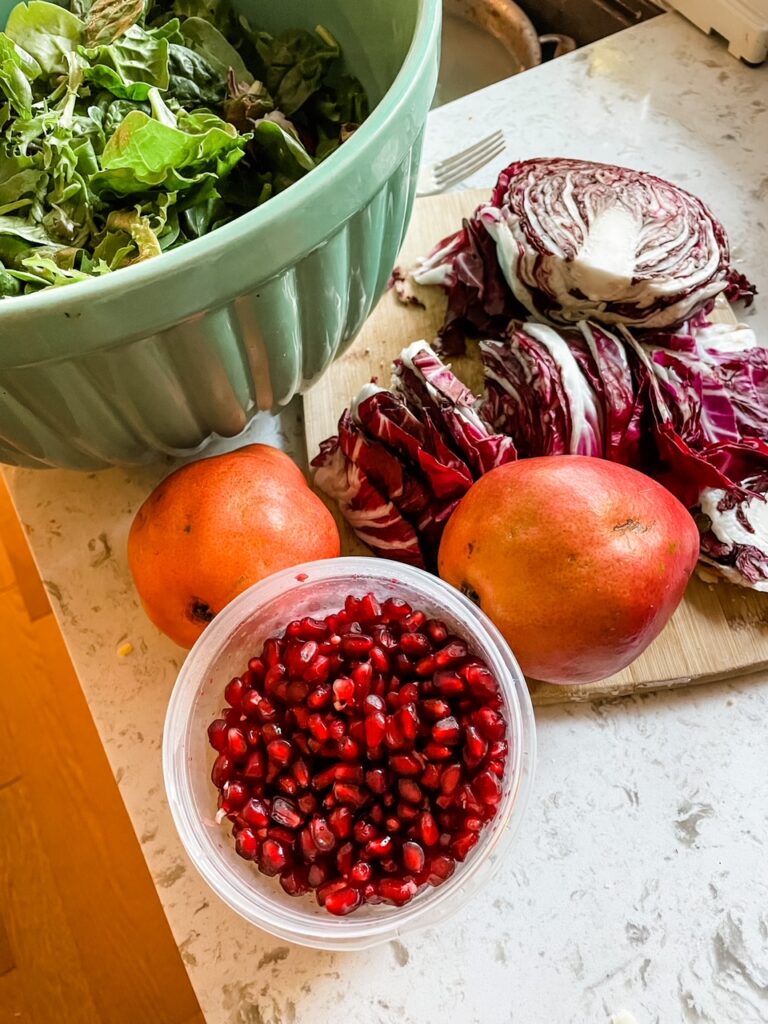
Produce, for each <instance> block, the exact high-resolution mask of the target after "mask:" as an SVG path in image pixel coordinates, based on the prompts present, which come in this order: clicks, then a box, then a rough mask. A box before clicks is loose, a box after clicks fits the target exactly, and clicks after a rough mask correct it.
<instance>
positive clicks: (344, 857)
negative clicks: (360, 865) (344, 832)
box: [336, 843, 357, 875]
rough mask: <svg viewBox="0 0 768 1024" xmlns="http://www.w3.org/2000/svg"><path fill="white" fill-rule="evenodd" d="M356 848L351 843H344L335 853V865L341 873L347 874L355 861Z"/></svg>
mask: <svg viewBox="0 0 768 1024" xmlns="http://www.w3.org/2000/svg"><path fill="white" fill-rule="evenodd" d="M356 853H357V849H356V847H355V846H353V845H352V843H344V845H343V846H340V847H339V850H338V852H337V853H336V867H337V869H338V871H339V874H341V875H348V874H349V872H350V871H351V870H352V865H353V864H354V863H355V856H356Z"/></svg>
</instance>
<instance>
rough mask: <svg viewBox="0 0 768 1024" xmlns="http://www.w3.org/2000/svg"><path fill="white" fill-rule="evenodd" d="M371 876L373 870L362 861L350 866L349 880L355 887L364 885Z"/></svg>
mask: <svg viewBox="0 0 768 1024" xmlns="http://www.w3.org/2000/svg"><path fill="white" fill-rule="evenodd" d="M372 874H373V869H372V868H371V865H370V864H368V863H366V861H364V860H359V861H358V862H357V863H356V864H353V865H352V868H351V869H350V872H349V880H350V882H354V884H355V885H365V883H366V882H368V881H369V880H370V877H371V875H372Z"/></svg>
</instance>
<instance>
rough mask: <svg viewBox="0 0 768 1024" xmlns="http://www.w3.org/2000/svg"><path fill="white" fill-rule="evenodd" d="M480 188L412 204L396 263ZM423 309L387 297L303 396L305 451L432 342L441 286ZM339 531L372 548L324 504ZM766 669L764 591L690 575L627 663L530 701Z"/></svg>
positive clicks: (474, 378) (469, 372)
mask: <svg viewBox="0 0 768 1024" xmlns="http://www.w3.org/2000/svg"><path fill="white" fill-rule="evenodd" d="M486 195H487V193H485V192H476V191H465V192H454V193H451V194H448V195H443V196H435V197H432V198H429V199H421V200H417V202H416V207H415V210H414V215H413V220H412V222H411V227H410V230H409V232H408V237H407V238H406V241H405V244H404V246H403V251H402V253H401V257H400V264H401V266H403V267H410V266H412V265H413V263H414V262H415V260H416V258H417V257H418V256H422V255H424V254H425V253H427V252H429V250H430V249H431V248H432V246H433V245H434V244H435V242H436V241H437V240H439V239H440V238H443V237H445V236H446V235H448V234H450V233H451V232H452V231H454V230H455V229H456V228H457V227H459V225H460V224H461V219H462V217H466V216H468V215H469V214H470V213H471V212H472V210H474V208H475V206H476V205H477V203H478V202H479V201H481V200H482V199H484V198H485V197H486ZM410 287H411V288H412V290H413V291H414V292H415V293H416V294H417V295H418V297H419V298H420V299H421V301H422V302H423V303H424V309H419V308H418V307H416V306H406V305H403V304H402V303H400V302H398V301H397V299H396V298H395V296H394V294H393V293H392V292H389V293H387V294H386V295H385V296H384V297H383V299H382V300H381V302H380V303H379V305H378V306H377V308H376V309H375V310H374V312H373V314H372V316H371V317H370V319H369V320H368V322H367V323H366V325H365V327H364V328H363V330H362V331H361V332H360V335H359V336H358V337H357V339H356V340H355V342H354V343H353V344H352V345H351V346H350V348H349V349H348V351H347V352H346V353H345V355H344V356H343V357H342V358H341V359H339V360H338V361H337V362H335V363H334V364H333V365H332V366H331V367H330V369H329V370H328V371H327V373H326V374H325V376H324V377H323V378H322V380H320V382H319V383H318V384H317V385H315V387H314V388H312V390H311V391H310V392H309V393H308V394H307V395H306V396H305V398H304V413H305V416H304V418H305V424H306V427H305V430H306V438H307V448H308V452H309V457H310V458H313V457H314V456H315V455H316V454H317V450H318V447H319V444H320V442H321V441H322V440H324V439H325V438H326V437H329V436H330V435H331V434H334V433H336V424H337V422H338V418H339V414H340V413H341V411H342V410H343V409H344V408H345V407H346V406H347V405H348V404H349V400H350V399H351V398H352V397H353V396H354V395H355V394H356V392H357V391H358V390H359V388H360V387H361V386H362V385H363V384H365V383H366V382H367V381H369V380H370V379H371V378H372V377H378V378H379V380H380V381H381V382H382V383H383V384H385V385H386V384H387V383H388V381H389V376H390V372H391V362H392V360H393V359H394V358H395V357H396V356H397V355H398V354H399V352H400V350H401V349H403V348H404V347H405V346H406V345H408V344H409V343H410V342H412V341H416V340H418V339H420V338H426V339H427V340H428V341H431V340H433V339H434V337H435V334H436V332H437V329H438V327H439V325H440V323H441V321H442V317H443V313H444V310H445V298H444V296H443V294H442V292H441V290H440V289H438V288H419V287H418V286H410ZM452 365H453V368H454V370H455V371H456V373H458V375H459V377H461V378H462V379H463V380H464V381H465V382H466V383H467V384H468V385H469V386H470V387H472V388H474V389H475V391H476V392H479V391H480V390H481V388H482V371H481V370H480V367H479V364H478V361H477V360H476V359H475V358H472V357H471V356H465V357H462V358H459V359H454V360H452ZM330 507H331V508H332V510H333V512H334V514H335V515H336V519H337V522H338V523H339V526H340V528H341V531H342V545H343V552H344V554H370V552H369V551H368V549H367V548H366V547H365V545H363V544H361V543H360V542H359V541H358V540H357V538H356V537H355V536H354V534H353V533H352V531H351V530H350V529H349V528H348V527H347V526H346V523H345V522H344V521H343V519H342V518H341V517H340V516H339V514H338V511H337V510H336V509H335V508H334V507H333V505H332V504H330ZM762 668H768V594H757V593H754V592H751V591H748V590H745V589H743V588H741V587H736V586H733V585H732V584H729V583H725V582H718V583H715V584H712V583H706V582H704V581H703V580H701V579H699V578H698V577H696V578H694V579H692V580H691V583H690V586H689V587H688V591H687V593H686V596H685V600H684V601H683V603H682V605H681V606H680V608H678V610H677V612H676V613H675V615H674V616H673V618H672V620H671V622H670V623H669V625H668V626H667V628H666V629H665V630H664V632H663V633H662V634H661V636H660V637H659V638H658V639H657V640H656V641H655V642H654V643H653V644H652V645H651V646H650V647H649V648H648V650H647V651H645V653H644V654H643V655H641V656H640V657H639V658H638V659H637V660H636V661H635V662H634V663H633V664H632V665H630V667H629V668H627V669H625V670H624V671H623V672H621V673H619V674H618V675H615V676H612V677H611V678H610V679H606V680H604V681H602V682H599V683H589V684H585V685H581V686H549V685H546V684H543V683H532V684H531V693H532V696H533V701H534V703H535V704H539V705H545V704H560V703H564V702H566V701H572V700H579V701H584V700H595V699H603V698H607V697H615V696H620V695H623V694H628V693H637V692H639V691H642V690H655V689H663V688H667V687H674V686H686V685H690V684H691V683H706V682H712V681H714V680H716V679H725V678H728V677H733V676H737V675H742V674H745V673H747V672H752V671H755V670H758V669H762Z"/></svg>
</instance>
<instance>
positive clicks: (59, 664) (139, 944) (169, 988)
mask: <svg viewBox="0 0 768 1024" xmlns="http://www.w3.org/2000/svg"><path fill="white" fill-rule="evenodd" d="M0 1024H204V1022H203V1017H202V1014H201V1013H200V1009H199V1006H198V1004H197V1001H196V999H195V996H194V993H193V992H192V989H191V986H190V984H189V980H188V978H187V975H186V972H185V971H184V967H183V965H182V961H181V958H180V956H179V953H178V950H177V949H176V946H175V944H174V942H173V938H172V936H171V932H170V930H169V928H168V924H167V922H166V920H165V917H164V915H163V912H162V909H161V907H160V903H159V900H158V898H157V894H156V892H155V889H154V886H153V884H152V880H151V878H150V876H149V873H148V871H147V867H146V865H145V863H144V860H143V857H142V854H141V850H140V847H139V844H138V841H137V839H136V837H135V834H134V832H133V829H132V827H131V824H130V821H129V819H128V816H127V814H126V811H125V808H124V806H123V803H122V801H121V799H120V795H119V792H118V790H117V786H116V784H115V782H114V779H113V777H112V773H111V771H110V768H109V765H108V763H107V760H106V757H105V755H104V752H103V749H102V747H101V744H100V742H99V738H98V735H97V733H96V729H95V727H94V725H93V722H92V720H91V717H90V714H89V711H88V707H87V704H86V703H85V699H84V697H83V694H82V691H81V689H80V686H79V683H78V681H77V677H76V676H75V673H74V671H73V669H72V666H71V664H70V661H69V658H68V656H67V653H66V649H65V647H64V643H63V640H62V638H61V635H60V633H59V630H58V627H57V625H56V622H55V621H54V618H53V615H52V614H51V609H50V606H49V604H48V600H47V597H46V595H45V591H44V590H43V588H42V586H41V584H40V582H39V578H38V575H37V572H36V570H35V567H34V564H33V562H32V559H31V555H30V553H29V549H28V547H27V545H26V541H25V538H24V535H23V532H22V530H21V528H20V526H19V524H18V521H17V519H16V516H15V513H14V512H13V509H12V506H11V503H10V499H9V497H8V493H7V490H6V488H5V484H4V482H3V480H2V477H0Z"/></svg>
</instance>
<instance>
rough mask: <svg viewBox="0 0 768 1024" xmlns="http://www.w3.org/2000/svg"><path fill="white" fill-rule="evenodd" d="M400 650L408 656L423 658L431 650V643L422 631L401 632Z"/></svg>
mask: <svg viewBox="0 0 768 1024" xmlns="http://www.w3.org/2000/svg"><path fill="white" fill-rule="evenodd" d="M400 650H401V651H402V652H403V653H404V654H407V655H408V657H409V658H423V657H424V656H425V655H427V654H429V653H430V652H431V650H432V645H431V644H430V642H429V640H428V638H427V637H426V636H424V634H423V633H403V635H402V636H401V637H400Z"/></svg>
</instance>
